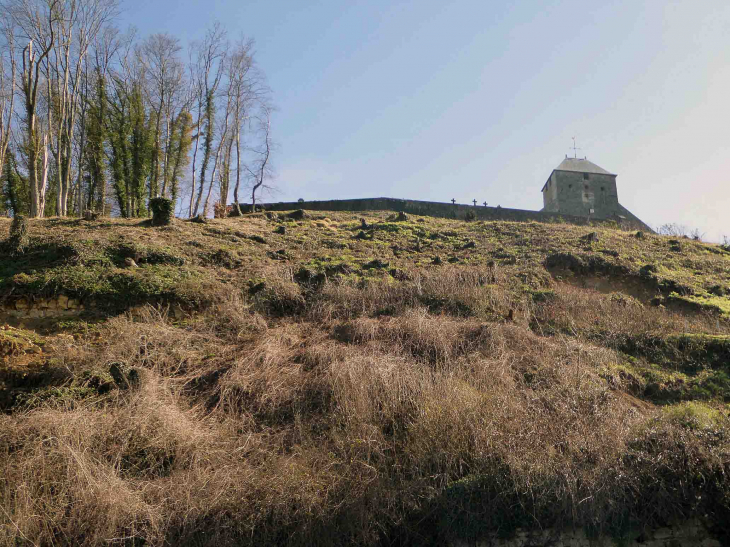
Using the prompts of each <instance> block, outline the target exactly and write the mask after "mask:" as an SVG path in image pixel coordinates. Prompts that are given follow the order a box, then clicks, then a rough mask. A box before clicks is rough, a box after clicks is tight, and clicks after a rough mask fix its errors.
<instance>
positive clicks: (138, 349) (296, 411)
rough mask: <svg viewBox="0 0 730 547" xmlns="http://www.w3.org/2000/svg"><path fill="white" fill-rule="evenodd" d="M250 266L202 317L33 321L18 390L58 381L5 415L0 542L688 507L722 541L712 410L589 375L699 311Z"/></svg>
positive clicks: (479, 271) (460, 271) (648, 514)
mask: <svg viewBox="0 0 730 547" xmlns="http://www.w3.org/2000/svg"><path fill="white" fill-rule="evenodd" d="M333 218H334V222H332V223H328V225H329V226H333V225H334V224H335V223H337V225H338V226H337V232H336V233H337V234H339V233H341V232H342V231H344V230H349V229H350V228H349V225H348V220H347V219H346V218H344V217H343V218H340V217H337V216H335V217H333ZM310 224H311V226H309V225H310ZM414 224H415V223H414ZM442 224H443V225H444V226H446V227H448V226H450V225H449V224H448V222H447V221H443V223H442ZM307 225H308V226H309V228H307V229H308V230H314V229H319V228H321V230H322V233H323V234H325V235H322V236H321V237H327V238H331V237H334V236H333V235H331V234H332V233H333V231H332V230H330V229H329V228H328V227H327V226H323V227H319V226H316V223H315V224H312V223H311V222H309V221H307ZM221 226H223V227H225V226H224V224H222V223H214V224H213V226H212V228H215V229H221V230H222V228H221ZM248 228H249V231H248V232H246V233H239V235H237V236H235V237H239V238H242V237H244V236H245V235H247V234H249V232H250V234H253V235H260V234H264V235H265V236H266V237H272V236H271V235H270V234H269V233H268V232H267V231H265V230H268V225H267V221H266V220H264V219H263V218H262V217H257V218H256V219H254V221H252V222H251V224H250V226H249V227H248ZM300 228H302V227H300V226H298V225H297V226H294V227H290V228H288V231H292V232H295V235H296V231H297V230H299V229H300ZM353 228H357V226H356V225H354V224H353ZM441 228H443V227H441ZM137 229H138V228H130V230H137ZM174 229H175V230H177V229H180V230H188V228H187V227H184V228H179V227H175V228H174ZM193 229H194V230H196V231H198V230H199V231H200V233H197V232H196V237H199V238H201V240H202V239H203V238H212V237H213V235H210V234H209V233H208V232H205V231H204V230H210V229H211V227H210V226H209V227H207V228H198V227H194V228H191V229H190V230H193ZM302 229H303V228H302ZM389 229H390V228H389ZM480 229H481V228H480ZM287 233H288V232H287ZM226 234H227V232H226ZM158 235H159V234H158ZM224 235H225V234H224ZM218 236H220V234H217V236H216V237H218ZM226 237H228V235H226ZM277 237H278V236H277ZM318 237H319V236H318ZM445 237H452V236H445ZM602 237H603V236H602ZM607 237H608V236H607ZM612 237H613V236H612ZM615 237H617V238H620V239H621V240H622V241H623V239H625V238H628V237H630V236H628V235H626V236H624V235H620V236H615ZM434 241H440V240H434ZM480 241H481V240H480ZM480 244H483V245H486V243H483V242H482V243H480ZM546 244H547V243H546ZM308 246H311V247H312V248H313V249H315V248H318V247H317V245H314V244H313V243H311V242H308V241H305V242H303V243H302V245H301V248H302V249H307V248H309V247H308ZM206 256H207V255H206ZM256 267H257V268H258V269H257V270H256V271H255V274H256V275H251V276H250V277H249V278H247V279H246V282H245V283H242V282H241V279H237V278H235V277H231V278H230V279H228V281H231V282H230V283H227V284H226V283H224V285H225V286H226V287H228V288H230V290H228V291H225V290H221V287H220V286H219V285H216V288H215V291H213V292H211V293H210V294H207V295H206V302H207V303H208V307H207V308H206V309H204V310H203V311H201V312H200V313H190V314H188V315H185V316H184V317H181V316H180V314H179V313H178V314H177V317H176V316H175V314H174V313H171V310H170V308H166V307H164V306H162V307H156V308H155V307H143V308H141V309H138V310H136V311H135V312H134V313H129V314H126V315H120V316H117V317H112V318H110V319H108V320H107V321H105V322H103V323H100V324H98V325H96V326H94V327H93V328H90V329H88V330H87V331H84V332H83V333H82V334H80V335H77V336H76V337H75V338H71V337H69V336H64V337H47V339H46V344H45V345H44V346H43V352H42V353H38V354H33V355H32V356H30V357H29V358H31V357H32V359H36V361H37V362H34V364H33V366H36V367H38V370H43V367H48V370H49V374H48V375H47V376H46V377H44V382H45V383H43V384H42V385H41V384H40V383H39V385H38V386H33V385H30V384H29V380H28V378H26V379H25V380H23V382H25V383H23V384H22V386H21V385H20V383H19V384H18V385H16V386H14V387H15V388H17V389H21V387H22V389H24V390H31V391H32V390H36V391H41V390H42V389H47V388H48V385H50V386H51V387H53V389H55V390H56V391H54V392H52V393H51V394H50V395H48V394H46V396H44V397H39V398H37V399H34V401H35V402H34V403H33V404H25V405H15V406H12V405H11V406H9V407H7V408H6V410H8V412H7V413H6V414H5V415H3V416H2V417H0V422H1V423H0V474H1V475H2V477H3V481H2V482H1V483H0V545H7V546H10V545H18V544H35V545H51V544H53V545H109V544H111V545H114V544H120V545H142V544H151V545H210V544H216V545H284V544H290V545H343V544H358V545H378V544H384V545H394V544H401V545H410V544H424V545H429V544H431V545H440V544H444V543H445V542H447V541H448V540H450V539H453V538H461V539H465V540H475V541H476V540H477V539H479V538H484V537H485V536H486V535H487V534H488V533H495V532H496V533H499V534H502V535H505V536H506V535H509V534H510V533H511V532H513V531H514V530H515V529H516V528H517V527H551V526H555V527H560V526H566V527H573V526H574V527H583V528H585V529H587V530H589V531H590V532H591V533H603V534H608V535H611V536H613V537H615V538H625V537H627V534H629V533H630V532H632V531H638V530H641V529H643V528H652V527H655V526H659V525H664V524H666V523H667V522H672V521H674V520H682V519H686V518H699V519H700V520H702V521H703V522H704V523H706V524H707V525H708V526H709V527H711V528H713V531H714V533H715V535H716V536H717V537H720V538H722V539H724V540H727V539H728V538H730V530H728V529H727V522H730V479H728V477H730V418H728V410H727V405H725V404H723V403H722V402H721V401H720V400H711V401H710V402H706V403H700V402H696V401H694V402H690V403H682V404H675V405H667V406H666V407H660V406H655V405H654V404H652V402H651V401H650V399H648V398H644V397H642V395H641V394H640V393H634V395H638V396H639V398H637V397H635V396H632V395H630V394H629V393H628V392H627V391H626V390H625V389H624V385H623V384H622V383H621V382H618V381H614V378H613V377H612V376H611V375H610V374H607V373H606V371H607V370H614V369H616V367H617V366H624V365H625V364H626V363H627V362H629V361H630V357H629V356H628V355H626V352H627V351H628V350H627V347H628V346H627V344H628V343H629V342H631V341H636V340H644V339H647V340H648V339H652V340H654V339H658V340H664V339H665V338H666V339H668V338H667V337H668V336H669V335H683V334H685V333H688V334H691V335H695V336H699V335H703V336H706V335H708V334H714V335H726V334H728V326H727V324H726V323H723V322H722V321H720V320H718V318H717V317H715V316H709V315H701V314H696V313H692V314H687V313H682V312H681V311H671V310H667V309H664V308H658V307H649V306H646V305H644V304H642V303H639V302H637V301H634V300H632V299H631V298H629V297H626V296H622V295H618V294H614V295H611V294H602V293H598V292H596V291H591V290H586V289H580V288H576V287H573V286H569V285H565V284H562V283H559V282H556V281H553V280H552V279H551V278H550V277H549V276H547V274H546V273H545V272H544V271H542V272H539V271H532V272H530V271H527V270H525V269H521V270H520V269H519V267H520V266H519V265H517V266H515V268H513V269H508V267H501V266H487V267H483V266H478V265H473V264H472V265H463V264H462V265H458V266H451V265H445V264H444V265H442V266H439V267H430V266H428V265H423V264H421V265H413V267H410V268H408V269H404V270H402V271H396V272H391V273H392V274H393V275H390V274H386V273H385V272H384V271H382V272H378V271H376V272H370V273H368V274H367V275H353V274H348V273H347V271H348V268H345V267H340V268H339V271H340V273H339V274H337V275H330V274H325V275H324V276H322V277H311V278H310V279H309V280H308V281H307V282H301V281H299V282H297V281H295V279H296V277H295V276H296V273H295V272H296V271H297V270H296V268H293V267H290V266H287V265H282V264H280V263H278V262H277V263H276V264H275V265H271V264H268V263H267V264H264V265H258V266H256ZM509 267H510V268H511V266H509ZM332 271H334V270H332ZM325 272H326V268H325ZM229 273H230V272H229V270H228V269H226V268H223V267H221V269H219V270H216V275H218V276H219V280H224V281H225V280H226V276H227V275H229ZM231 275H232V274H231ZM518 276H519V277H518ZM221 282H222V283H223V281H221ZM510 312H511V313H510ZM717 338H718V340H722V339H723V338H722V337H717ZM687 351H689V350H687ZM692 351H695V353H696V350H695V349H693V350H692ZM693 355H694V354H693ZM638 358H639V359H644V357H643V356H639V357H638ZM705 364H706V365H707V367H710V366H713V367H715V366H716V367H721V366H723V365H721V364H718V363H716V362H714V361H712V362H710V360H709V358H708V360H706V363H705ZM34 370H35V369H34ZM51 370H54V371H56V372H58V371H62V372H63V374H60V373H58V374H55V375H53V374H50V371H51ZM3 374H5V373H4V372H3ZM13 378H15V379H16V380H17V381H18V382H20V381H21V379H18V377H17V374H16V376H13ZM16 380H13V381H16ZM2 381H3V382H5V383H7V384H8V385H9V384H10V382H11V380H10V376H9V375H5V376H2ZM11 388H13V386H10V387H8V388H7V389H11ZM71 388H74V389H76V388H83V389H76V390H75V391H74V390H73V389H71ZM44 393H46V392H44ZM637 533H638V532H637Z"/></svg>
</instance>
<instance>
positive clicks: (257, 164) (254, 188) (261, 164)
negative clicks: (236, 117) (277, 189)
mask: <svg viewBox="0 0 730 547" xmlns="http://www.w3.org/2000/svg"><path fill="white" fill-rule="evenodd" d="M255 123H256V125H257V126H258V127H257V133H258V135H259V136H260V138H261V143H260V144H259V145H258V146H257V147H252V148H251V149H250V151H251V152H252V154H253V155H254V159H253V161H251V164H250V165H246V166H245V168H246V170H247V171H248V175H249V187H250V188H251V212H255V211H256V192H262V191H264V190H270V189H271V188H272V187H271V186H270V185H268V184H266V182H267V181H268V180H270V179H271V178H272V175H273V171H272V169H271V151H272V147H273V145H272V142H271V108H270V107H268V106H266V105H264V106H262V108H261V113H260V114H258V115H257V116H256V118H255Z"/></svg>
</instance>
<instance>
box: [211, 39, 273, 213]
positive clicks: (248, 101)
mask: <svg viewBox="0 0 730 547" xmlns="http://www.w3.org/2000/svg"><path fill="white" fill-rule="evenodd" d="M252 51H253V42H252V41H250V40H248V41H247V40H244V39H240V40H239V41H238V42H237V43H236V44H235V45H234V47H233V49H232V51H231V53H230V55H229V59H228V100H229V103H231V114H232V124H231V125H232V136H231V140H230V145H231V146H232V145H234V144H235V148H236V164H235V171H236V185H235V187H234V189H233V201H234V203H235V207H236V212H237V213H238V214H239V215H240V214H241V207H240V205H239V199H238V191H239V188H240V186H241V133H242V132H243V130H244V127H245V126H246V125H247V122H248V121H249V118H250V115H251V111H252V109H253V107H254V105H255V104H257V103H260V102H262V101H265V100H266V96H267V94H268V90H267V89H266V86H265V83H264V78H263V75H262V74H260V73H259V71H257V70H256V68H255V65H254V60H253V52H252ZM227 156H228V158H227V161H228V162H229V168H228V170H227V171H228V173H227V174H228V175H230V171H231V169H230V161H231V150H230V148H229V149H228V154H227ZM229 184H230V181H229V180H228V178H227V179H226V180H225V181H224V184H222V185H221V192H220V199H221V205H222V206H224V207H225V206H226V204H227V200H228V191H229Z"/></svg>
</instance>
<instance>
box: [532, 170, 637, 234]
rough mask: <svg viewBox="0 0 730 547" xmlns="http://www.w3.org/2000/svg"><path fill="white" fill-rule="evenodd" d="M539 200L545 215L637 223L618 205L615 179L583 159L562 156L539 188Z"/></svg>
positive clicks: (633, 217)
mask: <svg viewBox="0 0 730 547" xmlns="http://www.w3.org/2000/svg"><path fill="white" fill-rule="evenodd" d="M542 200H543V208H542V210H543V211H546V212H551V213H562V214H565V215H572V216H577V217H584V218H595V219H609V220H611V219H612V220H616V221H618V222H620V221H623V220H631V221H633V222H639V223H641V221H640V220H639V219H638V218H636V217H635V216H634V215H633V214H631V212H629V211H628V210H627V209H626V208H625V207H623V206H622V205H621V204H620V203H619V202H618V191H617V189H616V175H615V174H613V173H609V172H608V171H606V170H605V169H603V168H602V167H599V166H597V165H596V164H595V163H592V162H590V161H588V160H587V159H585V158H569V157H568V156H566V157H565V159H564V160H563V161H562V162H561V163H560V165H558V166H557V167H556V168H555V169H553V172H552V173H551V174H550V176H549V177H548V179H547V181H546V182H545V186H543V187H542ZM642 224H643V223H642Z"/></svg>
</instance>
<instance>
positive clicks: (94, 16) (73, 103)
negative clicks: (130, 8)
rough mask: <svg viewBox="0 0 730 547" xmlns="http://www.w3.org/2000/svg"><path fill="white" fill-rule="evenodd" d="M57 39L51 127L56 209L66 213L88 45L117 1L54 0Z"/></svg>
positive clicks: (109, 15)
mask: <svg viewBox="0 0 730 547" xmlns="http://www.w3.org/2000/svg"><path fill="white" fill-rule="evenodd" d="M55 4H56V7H55V11H56V12H57V17H56V21H55V27H56V33H57V35H58V40H57V41H56V42H55V44H54V47H53V50H52V55H51V57H52V59H50V62H49V66H50V67H51V69H52V70H53V76H52V78H53V80H54V82H55V89H54V90H53V92H52V97H53V99H54V103H55V104H56V108H57V110H58V113H57V120H56V127H55V135H54V137H55V146H53V150H54V156H55V160H56V178H57V194H56V212H57V214H58V215H59V216H66V214H67V213H68V210H67V207H68V196H69V192H70V189H71V174H72V173H71V163H72V159H73V142H74V130H75V127H76V119H77V116H78V114H79V96H80V93H81V85H82V77H83V75H84V66H85V61H86V55H87V53H88V51H89V47H90V46H91V44H92V43H93V42H94V40H95V39H96V36H97V34H98V33H99V32H100V31H101V29H102V27H103V26H104V24H105V23H106V22H107V21H108V20H109V19H110V18H111V17H113V16H114V15H116V13H117V10H118V0H55Z"/></svg>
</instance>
